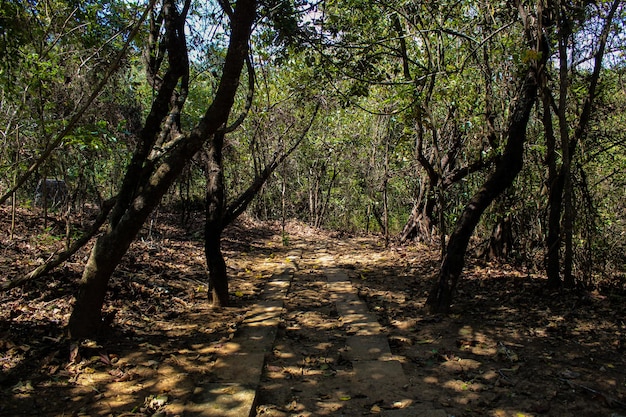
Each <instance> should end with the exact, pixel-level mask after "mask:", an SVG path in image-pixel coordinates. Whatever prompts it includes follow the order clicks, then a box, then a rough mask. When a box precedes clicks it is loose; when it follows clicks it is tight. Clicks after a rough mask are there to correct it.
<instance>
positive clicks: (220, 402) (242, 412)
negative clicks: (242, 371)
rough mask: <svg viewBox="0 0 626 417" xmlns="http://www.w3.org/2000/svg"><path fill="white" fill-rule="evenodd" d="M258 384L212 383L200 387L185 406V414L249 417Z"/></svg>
mask: <svg viewBox="0 0 626 417" xmlns="http://www.w3.org/2000/svg"><path fill="white" fill-rule="evenodd" d="M256 388H257V387H256V385H254V386H248V385H245V384H236V383H211V384H207V385H205V386H204V387H202V388H200V389H199V390H198V392H197V393H196V394H195V395H194V401H193V402H192V403H190V404H187V405H186V407H185V416H193V417H249V416H250V415H252V411H253V408H254V407H253V406H254V401H255V398H256Z"/></svg>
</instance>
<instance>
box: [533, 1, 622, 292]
mask: <svg viewBox="0 0 626 417" xmlns="http://www.w3.org/2000/svg"><path fill="white" fill-rule="evenodd" d="M620 3H621V2H620V1H617V0H615V1H613V2H611V4H610V6H609V8H608V10H606V11H605V12H604V13H606V14H605V15H604V16H601V15H600V16H599V21H598V20H596V18H594V19H591V18H590V17H589V16H588V13H589V11H588V9H587V6H586V4H585V3H579V2H559V4H558V7H557V4H554V5H553V8H548V9H547V10H546V13H547V14H549V15H550V16H552V17H553V20H554V24H553V25H552V26H551V27H550V29H552V30H554V32H555V33H554V35H553V38H555V41H554V42H555V43H556V45H557V51H558V77H556V79H557V80H558V84H557V86H556V87H554V89H555V90H557V94H556V96H557V97H555V94H554V93H553V89H552V88H551V86H550V85H549V81H548V80H549V77H548V75H547V74H545V75H544V76H543V77H542V78H541V81H542V86H541V95H542V103H543V118H542V120H543V125H544V129H545V137H546V165H547V168H548V178H547V184H548V190H549V204H548V205H549V217H548V234H547V236H546V251H547V253H546V266H545V267H546V273H547V275H548V286H549V287H550V288H558V287H560V286H561V284H562V283H564V284H565V285H566V286H568V287H573V286H574V282H575V278H574V275H573V273H572V266H573V256H574V248H573V228H574V217H575V212H574V201H573V182H572V175H573V173H572V171H573V164H574V160H575V155H576V150H577V147H578V144H579V143H580V142H581V141H582V140H583V139H584V137H585V135H586V134H587V131H588V126H589V122H590V120H591V117H592V112H593V103H594V100H595V99H596V95H597V89H598V83H599V81H600V75H601V70H602V66H603V65H602V61H603V59H604V54H605V50H606V47H607V42H609V34H610V33H611V31H612V30H613V29H612V26H613V18H614V16H615V14H616V12H617V10H618V7H619V6H620ZM598 10H599V12H600V13H602V8H601V7H600V8H599V9H598ZM590 22H591V25H592V26H594V27H600V28H601V30H600V33H599V34H595V33H594V30H589V29H587V30H585V25H587V24H589V23H590ZM588 36H593V37H597V47H596V48H594V50H593V51H589V52H590V53H591V54H592V55H593V60H592V71H591V73H590V74H589V77H588V80H585V82H584V84H586V85H583V86H580V85H579V86H578V87H577V88H578V89H579V91H580V90H582V89H584V90H586V96H585V97H584V99H583V100H582V106H581V110H580V113H579V114H578V115H576V116H575V117H576V126H575V127H574V129H573V132H572V127H571V120H572V115H571V113H572V106H571V105H570V101H571V94H570V86H571V84H572V78H573V74H574V73H576V72H577V71H578V68H577V67H578V66H579V65H582V64H583V63H585V61H586V59H585V60H582V61H579V62H572V61H571V60H570V58H569V55H570V51H571V52H572V54H574V53H575V51H576V50H577V49H584V48H579V47H578V46H577V45H576V43H577V42H586V40H584V39H581V38H586V37H588ZM583 71H585V72H586V70H583ZM553 111H554V113H556V114H555V115H554V116H553ZM553 119H556V122H557V126H558V129H557V128H555V127H554V122H553ZM559 149H560V151H561V152H560V153H561V164H560V167H559V166H558V161H557V152H558V150H559ZM562 241H564V243H565V251H564V259H563V280H562V279H561V262H560V251H561V242H562Z"/></svg>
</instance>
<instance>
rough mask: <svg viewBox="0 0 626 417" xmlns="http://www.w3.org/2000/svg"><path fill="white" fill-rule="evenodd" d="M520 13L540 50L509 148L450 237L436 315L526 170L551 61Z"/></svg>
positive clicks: (513, 119) (514, 115)
mask: <svg viewBox="0 0 626 417" xmlns="http://www.w3.org/2000/svg"><path fill="white" fill-rule="evenodd" d="M520 10H521V13H522V20H523V22H524V26H525V30H526V33H527V37H528V38H529V44H530V45H529V47H532V48H535V47H536V48H537V49H531V51H533V53H532V55H531V56H530V57H529V58H528V61H527V62H526V64H525V66H526V70H525V75H524V77H523V78H522V80H521V86H520V87H519V90H518V91H519V93H518V99H517V100H516V101H515V102H514V103H513V105H512V108H511V111H510V117H509V125H508V128H507V133H506V145H505V147H504V151H503V153H502V156H501V157H500V158H499V159H498V160H497V162H496V164H495V169H494V171H493V172H492V173H491V174H490V175H489V176H488V177H487V179H486V181H485V182H484V184H483V185H482V186H481V187H480V189H479V190H478V191H477V192H476V193H475V194H474V195H473V196H472V198H471V199H470V201H469V202H468V203H467V205H466V206H465V208H464V209H463V212H462V214H461V216H460V218H459V220H458V221H457V223H456V226H455V228H454V232H453V233H452V235H451V236H450V240H449V242H448V245H447V250H446V254H445V256H444V258H443V262H442V265H441V268H440V270H439V274H438V277H437V279H436V281H435V283H434V285H433V288H432V289H431V292H430V294H429V295H428V298H427V300H426V304H427V306H428V307H429V308H430V310H431V311H434V312H446V311H448V309H449V308H450V304H451V303H452V297H453V294H454V291H455V288H456V285H457V282H458V279H459V277H460V275H461V272H462V270H463V266H464V262H465V252H466V250H467V245H468V243H469V241H470V238H471V236H472V234H473V233H474V229H475V228H476V226H477V224H478V222H479V221H480V218H481V216H482V214H483V212H484V211H485V209H486V208H487V207H488V206H489V205H490V204H491V203H492V202H493V200H494V199H495V198H496V197H497V196H499V195H500V194H501V193H502V192H503V191H504V190H505V189H506V188H507V187H509V186H510V185H511V184H512V183H513V181H514V180H515V177H516V176H517V174H518V173H519V172H520V170H521V169H522V165H523V156H524V144H525V142H526V128H527V125H528V122H529V119H530V114H531V110H532V108H533V106H534V104H535V100H536V98H537V91H538V74H539V72H540V71H542V68H543V66H544V65H545V63H546V61H547V49H546V42H545V38H543V35H542V33H541V32H539V33H536V32H535V33H533V32H532V31H533V26H531V25H532V22H531V16H530V15H528V14H526V13H525V12H524V9H523V8H521V7H520ZM533 40H534V42H533ZM536 45H538V46H536Z"/></svg>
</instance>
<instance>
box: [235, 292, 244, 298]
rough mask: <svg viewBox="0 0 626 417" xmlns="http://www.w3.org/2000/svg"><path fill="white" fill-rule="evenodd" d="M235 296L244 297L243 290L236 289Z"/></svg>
mask: <svg viewBox="0 0 626 417" xmlns="http://www.w3.org/2000/svg"><path fill="white" fill-rule="evenodd" d="M235 296H237V297H243V293H242V292H241V291H235Z"/></svg>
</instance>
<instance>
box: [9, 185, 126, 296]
mask: <svg viewBox="0 0 626 417" xmlns="http://www.w3.org/2000/svg"><path fill="white" fill-rule="evenodd" d="M115 200H116V197H113V198H111V199H109V200H107V201H105V202H104V204H102V209H101V210H100V214H98V217H97V218H96V220H95V221H94V223H93V224H92V225H91V229H89V230H88V231H87V232H86V233H85V234H84V235H82V236H81V237H80V239H78V240H76V241H75V242H74V243H73V244H72V245H71V246H70V247H69V248H68V249H67V250H65V251H63V252H60V253H58V254H53V255H52V256H50V258H49V259H48V261H46V262H45V263H44V264H43V265H40V266H38V267H37V268H36V269H35V270H33V271H31V272H30V273H29V274H27V275H24V276H22V277H20V278H16V279H14V280H12V281H9V282H5V283H2V284H1V285H0V291H7V290H10V289H11V288H15V287H19V286H21V285H24V284H25V283H27V282H30V281H34V280H36V279H37V278H40V277H42V276H44V275H46V274H47V273H48V272H50V271H52V270H53V269H54V268H56V267H57V266H59V265H61V264H62V263H63V262H65V261H67V260H68V259H69V258H70V257H71V256H72V255H74V254H75V253H76V252H78V250H79V249H80V248H82V247H83V246H85V245H86V244H87V242H89V240H91V238H92V237H93V236H94V235H95V234H96V233H98V231H99V230H100V227H102V225H103V224H104V222H105V221H106V219H107V217H108V216H109V213H110V212H111V209H112V208H113V206H114V204H115Z"/></svg>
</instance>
